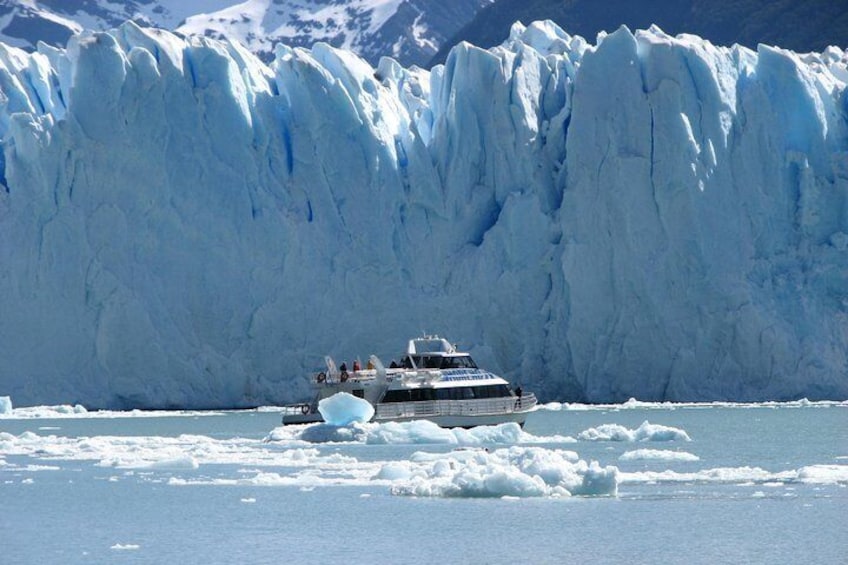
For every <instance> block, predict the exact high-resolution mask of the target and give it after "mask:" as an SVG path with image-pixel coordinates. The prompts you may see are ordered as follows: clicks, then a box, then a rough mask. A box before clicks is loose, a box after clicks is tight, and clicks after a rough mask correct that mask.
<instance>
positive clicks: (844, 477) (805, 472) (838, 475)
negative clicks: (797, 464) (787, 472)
mask: <svg viewBox="0 0 848 565" xmlns="http://www.w3.org/2000/svg"><path fill="white" fill-rule="evenodd" d="M798 480H799V481H800V482H802V483H811V484H848V465H808V466H806V467H801V468H800V469H798Z"/></svg>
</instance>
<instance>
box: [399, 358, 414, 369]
mask: <svg viewBox="0 0 848 565" xmlns="http://www.w3.org/2000/svg"><path fill="white" fill-rule="evenodd" d="M400 364H401V366H402V367H403V368H404V369H414V368H415V367H413V366H412V359H410V358H409V355H404V356H403V359H401V361H400Z"/></svg>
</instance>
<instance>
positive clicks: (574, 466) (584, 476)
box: [378, 446, 618, 497]
mask: <svg viewBox="0 0 848 565" xmlns="http://www.w3.org/2000/svg"><path fill="white" fill-rule="evenodd" d="M575 459H576V454H574V453H573V452H569V451H559V450H550V449H543V448H538V447H517V446H514V447H511V448H508V449H506V448H505V449H498V450H495V451H493V452H489V451H488V450H484V449H477V450H463V451H453V452H451V453H447V454H415V456H413V458H412V462H413V463H417V464H418V465H419V467H418V469H417V470H415V471H410V472H411V477H410V478H409V479H408V480H404V481H402V482H401V483H400V484H396V485H394V486H393V487H392V489H391V492H392V494H396V495H408V496H439V497H504V496H506V497H536V496H554V497H558V496H570V495H572V494H575V495H584V496H590V495H592V496H594V495H615V494H616V493H617V492H618V469H617V468H616V467H601V466H600V465H599V464H598V463H597V462H594V461H593V462H592V463H587V462H586V461H582V460H576V461H575ZM393 475H400V469H396V468H390V469H387V468H386V467H384V468H383V470H381V471H380V474H379V475H378V476H382V477H391V476H393Z"/></svg>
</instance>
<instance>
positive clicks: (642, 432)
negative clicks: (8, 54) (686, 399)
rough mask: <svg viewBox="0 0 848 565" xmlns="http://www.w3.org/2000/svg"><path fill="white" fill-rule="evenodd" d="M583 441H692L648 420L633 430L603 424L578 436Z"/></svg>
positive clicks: (677, 431) (685, 434)
mask: <svg viewBox="0 0 848 565" xmlns="http://www.w3.org/2000/svg"><path fill="white" fill-rule="evenodd" d="M577 439H579V440H581V441H626V442H635V441H692V440H691V438H690V437H689V434H687V433H686V432H685V431H684V430H681V429H679V428H673V427H670V426H662V425H659V424H651V423H650V422H648V421H647V420H645V421H644V422H642V425H641V426H639V427H638V428H636V429H635V430H631V429H628V428H625V427H624V426H622V425H619V424H603V425H601V426H598V427H596V428H589V429H587V430H584V431H582V432H580V433H579V434H577Z"/></svg>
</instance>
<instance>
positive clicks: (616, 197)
mask: <svg viewBox="0 0 848 565" xmlns="http://www.w3.org/2000/svg"><path fill="white" fill-rule="evenodd" d="M846 82H848V54H847V53H846V52H845V51H842V50H840V49H838V48H830V49H828V50H827V51H825V52H823V53H811V54H796V53H792V52H789V51H785V50H782V49H779V48H775V47H767V46H760V47H759V48H758V49H757V51H751V50H748V49H746V48H743V47H738V46H734V47H720V46H714V45H712V44H710V43H709V42H707V41H705V40H702V39H700V38H697V37H694V36H685V35H682V36H678V37H670V36H668V35H666V34H664V33H663V32H662V31H661V30H659V29H657V28H652V29H649V30H645V31H636V32H635V33H633V32H631V31H630V30H628V29H626V28H621V29H619V30H617V31H615V32H613V33H610V34H608V35H601V36H599V37H598V38H597V40H596V43H595V44H591V43H589V42H587V41H586V40H584V39H583V38H580V37H575V36H570V35H568V34H567V33H566V32H564V31H563V30H561V29H559V28H558V27H556V26H555V25H554V24H552V23H550V22H536V23H534V24H532V25H530V26H527V27H525V26H523V25H521V24H516V25H515V26H514V27H513V29H512V33H511V35H510V37H509V39H508V40H507V41H506V42H505V43H504V44H503V45H502V46H499V47H497V48H494V49H491V50H482V49H479V48H476V47H474V46H472V45H469V44H460V45H458V46H456V47H455V48H454V49H453V51H452V52H451V54H450V56H449V57H448V59H447V62H446V64H445V65H444V66H437V67H435V68H433V69H432V70H430V71H426V70H421V69H418V68H414V67H413V68H410V69H405V68H402V67H401V66H400V65H398V64H397V63H396V62H394V61H393V60H391V59H383V60H382V61H381V63H380V65H379V66H378V68H376V69H374V68H372V67H371V66H369V65H368V64H367V63H366V62H364V61H363V60H361V59H359V58H358V57H356V56H355V55H353V54H351V53H349V52H345V51H341V50H336V49H333V48H331V47H329V46H327V45H323V44H317V45H315V46H314V47H313V48H312V49H311V50H303V49H290V48H288V47H286V46H283V45H279V46H278V47H277V50H276V58H275V60H274V61H273V62H272V63H271V64H270V65H265V64H263V63H262V62H260V61H259V60H258V59H257V58H256V57H254V56H253V55H252V54H250V53H249V52H248V51H247V50H246V49H245V48H243V47H242V46H240V45H238V44H236V43H227V42H218V41H214V40H209V39H203V38H197V37H188V38H183V37H178V36H176V35H173V34H171V33H169V32H165V31H161V30H156V29H141V28H139V27H137V26H135V25H134V24H132V23H127V24H125V25H123V26H121V27H120V28H118V29H115V30H113V31H111V32H108V33H95V34H92V35H88V36H77V37H74V38H72V39H71V40H70V42H69V44H68V45H67V48H66V49H54V48H51V47H47V46H44V45H42V46H40V47H39V50H38V51H37V52H36V53H32V54H28V53H24V52H23V51H20V50H17V49H15V48H11V47H7V46H2V45H0V134H2V145H3V156H2V159H0V172H2V175H0V183H2V185H0V360H2V362H0V395H4V396H9V397H10V398H11V399H12V400H13V401H14V402H15V405H17V406H25V405H29V404H40V403H61V402H71V403H74V402H79V403H82V404H84V405H86V406H88V407H113V408H115V407H117V408H120V407H186V408H195V407H217V406H245V405H255V404H270V403H277V402H285V401H289V400H293V399H300V398H303V397H304V396H305V395H306V393H307V384H306V381H305V380H304V379H303V375H304V374H306V373H307V372H308V371H312V370H314V369H316V368H318V367H320V365H321V359H322V356H323V355H324V354H326V353H331V354H333V355H335V356H336V357H337V358H347V359H352V358H354V357H355V356H361V357H363V358H364V357H365V356H367V355H368V354H369V353H377V354H379V355H381V356H384V357H388V356H391V354H392V353H395V352H398V351H400V349H402V348H403V346H404V343H405V340H406V339H408V338H409V337H411V336H412V335H414V334H418V333H419V332H420V331H421V330H426V331H431V332H439V333H442V334H445V335H446V336H447V337H449V338H450V339H453V340H459V345H460V347H461V348H463V349H470V350H471V353H472V354H473V355H474V356H475V358H476V359H477V360H478V362H479V363H480V364H481V365H484V366H486V367H487V368H491V369H493V370H496V371H498V372H501V373H503V374H505V376H507V377H508V378H510V379H512V380H514V381H518V382H520V383H521V384H522V385H523V386H524V388H525V389H527V390H534V391H536V392H537V394H539V396H540V397H541V398H543V399H558V400H581V401H604V402H609V401H616V400H626V399H628V398H630V397H636V398H639V399H644V400H744V401H751V400H765V399H789V398H800V397H809V398H811V399H813V398H815V399H819V398H831V399H844V398H848V377H846V375H848V123H846V119H848V118H846V116H848V95H846Z"/></svg>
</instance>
